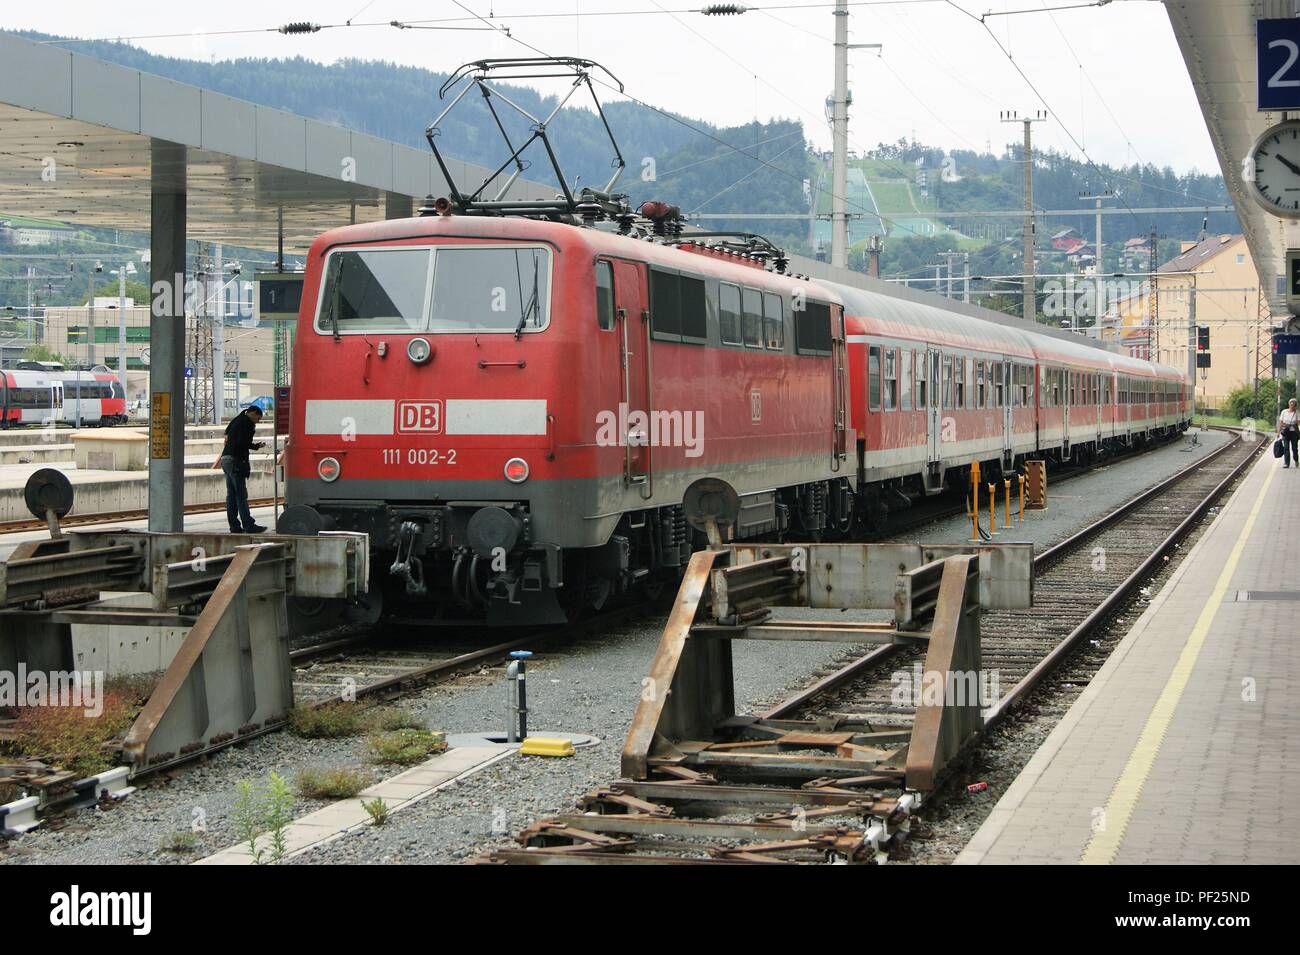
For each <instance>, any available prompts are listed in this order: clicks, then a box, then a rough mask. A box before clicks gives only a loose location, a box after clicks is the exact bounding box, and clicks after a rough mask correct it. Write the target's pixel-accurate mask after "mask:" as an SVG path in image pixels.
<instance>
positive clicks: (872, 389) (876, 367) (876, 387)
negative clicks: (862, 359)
mask: <svg viewBox="0 0 1300 955" xmlns="http://www.w3.org/2000/svg"><path fill="white" fill-rule="evenodd" d="M867 407H868V408H869V409H871V410H872V411H879V410H880V347H879V346H877V345H872V346H871V347H870V348H868V349H867Z"/></svg>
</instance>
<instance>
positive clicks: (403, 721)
mask: <svg viewBox="0 0 1300 955" xmlns="http://www.w3.org/2000/svg"><path fill="white" fill-rule="evenodd" d="M365 726H366V729H367V730H368V731H369V732H371V733H390V732H392V731H393V730H422V729H426V728H427V727H425V725H424V721H423V720H422V719H420V718H419V717H417V716H416V715H415V714H414V713H408V712H407V711H406V710H399V709H395V708H392V707H385V708H383V709H379V710H372V711H371V712H370V713H369V715H367V716H366V719H365Z"/></svg>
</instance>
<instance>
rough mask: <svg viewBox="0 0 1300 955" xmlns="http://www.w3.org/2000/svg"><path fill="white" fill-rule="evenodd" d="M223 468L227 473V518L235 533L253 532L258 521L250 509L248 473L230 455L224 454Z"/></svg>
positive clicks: (222, 458) (222, 459) (232, 531)
mask: <svg viewBox="0 0 1300 955" xmlns="http://www.w3.org/2000/svg"><path fill="white" fill-rule="evenodd" d="M221 470H222V471H223V472H224V473H225V475H226V519H227V520H228V521H229V522H230V531H231V533H233V534H241V533H247V534H251V533H253V528H254V527H255V526H256V525H257V522H256V521H254V520H253V515H252V513H251V512H250V511H249V510H248V475H247V474H245V473H244V465H241V464H239V463H238V462H236V461H235V459H234V458H232V457H231V456H230V455H228V454H227V455H222V457H221Z"/></svg>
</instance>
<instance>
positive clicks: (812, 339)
mask: <svg viewBox="0 0 1300 955" xmlns="http://www.w3.org/2000/svg"><path fill="white" fill-rule="evenodd" d="M794 346H795V351H797V352H798V353H799V354H800V355H829V354H830V353H831V307H830V306H829V305H826V304H825V303H823V302H805V303H804V307H803V311H799V312H795V315H794Z"/></svg>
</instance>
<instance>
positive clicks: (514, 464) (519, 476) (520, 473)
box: [505, 458, 528, 484]
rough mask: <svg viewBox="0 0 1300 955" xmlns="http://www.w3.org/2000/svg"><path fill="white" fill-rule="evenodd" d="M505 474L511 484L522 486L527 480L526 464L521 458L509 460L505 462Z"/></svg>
mask: <svg viewBox="0 0 1300 955" xmlns="http://www.w3.org/2000/svg"><path fill="white" fill-rule="evenodd" d="M505 474H506V480H507V481H509V482H510V483H511V484H523V483H524V482H525V481H527V480H528V462H527V461H525V460H524V459H523V458H511V459H510V460H509V461H507V462H506V467H505Z"/></svg>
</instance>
